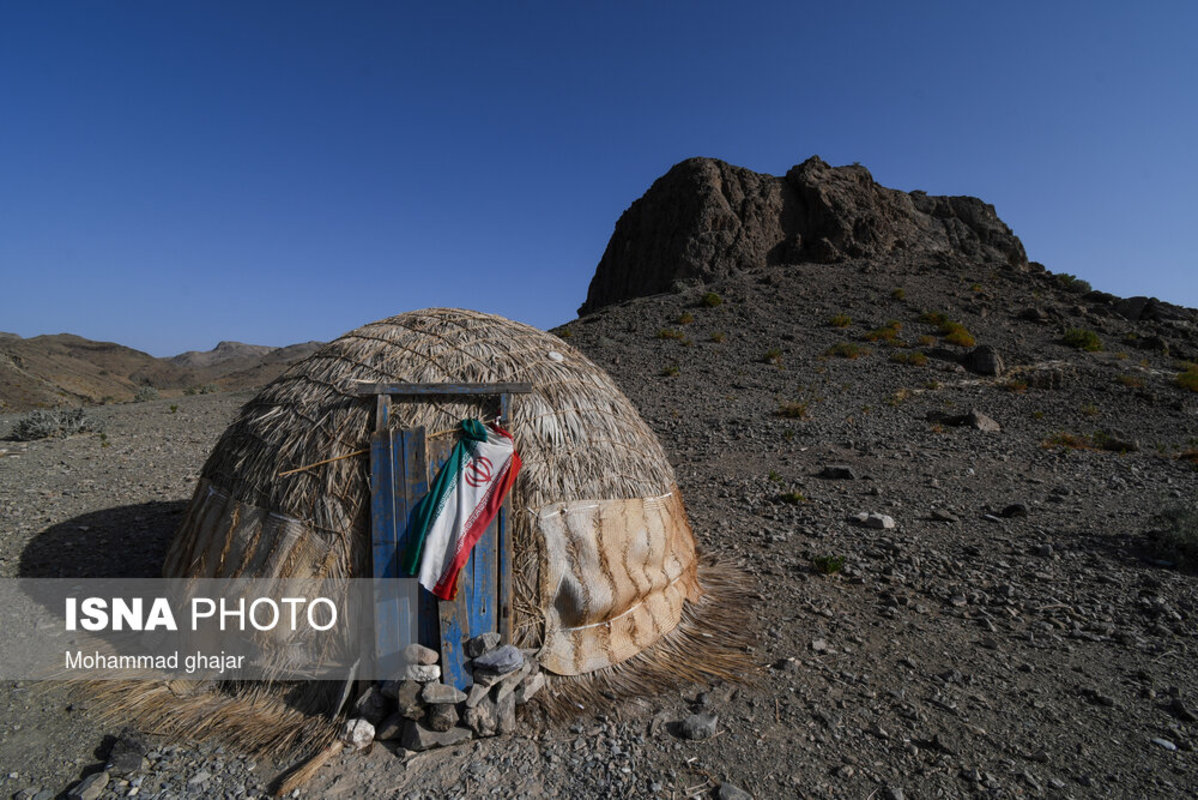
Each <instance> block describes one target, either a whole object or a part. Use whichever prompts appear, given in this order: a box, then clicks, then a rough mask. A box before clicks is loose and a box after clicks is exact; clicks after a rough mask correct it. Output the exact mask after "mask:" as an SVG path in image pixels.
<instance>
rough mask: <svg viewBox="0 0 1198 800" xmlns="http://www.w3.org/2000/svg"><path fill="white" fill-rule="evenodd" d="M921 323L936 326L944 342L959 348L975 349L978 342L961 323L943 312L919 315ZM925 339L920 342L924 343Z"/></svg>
mask: <svg viewBox="0 0 1198 800" xmlns="http://www.w3.org/2000/svg"><path fill="white" fill-rule="evenodd" d="M919 321H920V322H922V323H925V324H927V325H935V326H936V330H937V331H939V332H940V335H941V336H943V337H944V341H946V342H948V343H949V344H955V345H957V346H959V347H973V346H974V345H975V344H977V340H975V339H974V338H973V334H971V333H970V332H969V330H968V329H967V328H966V327H965V326H964V325H962V324H961V323H960V322H955V321H953V320H952V319H950V318H949V316H948V314H945V313H944V312H943V311H925V312H923V313H922V314H920V315H919ZM923 341H924V340H923V338H922V337H921V338H920V342H921V343H923Z"/></svg>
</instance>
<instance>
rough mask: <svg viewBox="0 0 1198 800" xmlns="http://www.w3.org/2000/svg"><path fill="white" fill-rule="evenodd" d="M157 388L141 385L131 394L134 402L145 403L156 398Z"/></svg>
mask: <svg viewBox="0 0 1198 800" xmlns="http://www.w3.org/2000/svg"><path fill="white" fill-rule="evenodd" d="M157 399H158V390H157V389H155V388H154V387H153V386H143V387H141V388H140V389H138V390H137V394H135V395H133V402H134V403H145V402H146V401H148V400H157Z"/></svg>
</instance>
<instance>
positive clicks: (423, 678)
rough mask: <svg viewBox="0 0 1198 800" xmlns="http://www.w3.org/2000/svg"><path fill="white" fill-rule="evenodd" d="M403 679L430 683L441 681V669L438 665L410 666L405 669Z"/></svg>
mask: <svg viewBox="0 0 1198 800" xmlns="http://www.w3.org/2000/svg"><path fill="white" fill-rule="evenodd" d="M403 679H404V680H408V681H418V682H420V683H429V682H431V681H439V680H441V668H440V667H438V666H437V665H436V664H408V665H407V666H406V667H404V668H403Z"/></svg>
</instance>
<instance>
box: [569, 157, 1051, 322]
mask: <svg viewBox="0 0 1198 800" xmlns="http://www.w3.org/2000/svg"><path fill="white" fill-rule="evenodd" d="M944 256H958V257H960V258H964V259H967V260H968V261H971V262H975V263H988V264H1001V265H1005V266H1008V267H1011V268H1014V269H1017V270H1024V269H1027V268H1028V261H1027V255H1026V254H1025V253H1024V250H1023V245H1022V244H1021V243H1020V241H1019V239H1018V238H1017V237H1016V236H1015V235H1014V234H1013V233H1012V232H1011V229H1010V228H1008V227H1007V226H1006V225H1005V224H1004V223H1003V222H1002V220H1000V219H999V218H998V215H997V214H996V213H995V212H994V207H993V206H991V205H989V204H987V203H984V202H982V201H981V200H979V199H977V198H975V197H941V196H931V195H928V194H925V193H923V192H912V193H907V192H902V191H898V190H896V189H888V188H886V187H885V186H880V185H879V184H878V183H877V182H875V181H874V179H873V176H872V175H871V174H870V173H869V170H867V169H866V168H865V167H862V166H860V165H852V166H845V167H832V166H829V165H828V164H827V163H825V162H824V161H823V160H821V159H820V158H819V157H818V156H813V157H811V158H809V159H807V160H806V161H804V162H803V163H802V164H799V165H797V166H795V167H792V168H791V169H790V170H789V171H788V172H787V173H786V175H785V176H784V177H781V178H779V177H776V176H773V175H764V174H761V173H758V172H753V171H751V170H748V169H744V168H742V167H737V166H733V165H731V164H728V163H726V162H723V161H719V160H717V159H712V158H691V159H687V160H686V161H683V162H681V163H679V164H676V165H675V166H674V167H673V168H671V169H670V171H669V172H667V173H666V174H665V175H663V176H662V177H660V178H658V179H657V180H656V181H655V182H654V183H653V185H652V186H651V187H650V188H649V191H647V192H645V194H644V196H642V197H641V198H640V199H639V200H637V201H636V202H634V203H633V204H632V205H631V206H630V207H629V208H628V210H627V211H625V212H624V213H623V215H621V217H620V219H619V221H618V222H617V223H616V229H615V232H614V233H613V234H612V237H611V240H610V241H609V242H608V244H607V250H606V251H605V252H604V254H603V258H602V259H601V260H600V262H599V266H598V268H597V269H596V271H595V276H594V278H593V279H592V280H591V285H590V288H589V290H588V291H587V299H586V302H585V303H584V304H583V305H582V307H581V308H580V309H579V313H580V314H587V313H590V312H592V311H594V310H596V309H598V308H601V307H603V306H605V305H609V304H611V303H615V302H619V301H621V300H626V299H629V298H632V297H640V296H644V295H651V294H658V293H661V292H665V291H669V290H670V289H671V287H673V286H675V285H676V284H678V283H679V282H681V283H684V284H685V283H698V282H706V281H710V280H714V279H718V278H722V277H726V276H727V275H729V274H730V273H732V272H736V271H738V270H744V269H751V268H754V267H760V266H767V265H778V264H791V263H794V264H797V263H811V262H815V263H826V264H833V263H836V262H839V261H843V260H845V259H849V258H854V259H858V258H877V259H882V258H894V257H901V258H903V259H904V260H909V259H915V258H927V257H944Z"/></svg>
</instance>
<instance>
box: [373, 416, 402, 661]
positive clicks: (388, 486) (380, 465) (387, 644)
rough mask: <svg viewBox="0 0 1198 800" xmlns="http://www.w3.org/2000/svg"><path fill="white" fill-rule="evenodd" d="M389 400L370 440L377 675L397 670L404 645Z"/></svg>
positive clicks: (376, 420) (377, 418)
mask: <svg viewBox="0 0 1198 800" xmlns="http://www.w3.org/2000/svg"><path fill="white" fill-rule="evenodd" d="M389 412H390V401H389V400H388V398H386V397H385V396H380V397H379V398H378V400H377V403H376V416H375V432H374V435H373V436H371V440H370V502H371V507H370V530H371V570H372V575H373V577H374V643H375V653H374V655H375V659H376V660H377V669H378V670H379V672H378V673H377V674H380V675H391V674H396V673H398V671H399V669H400V667H401V664H400V658H401V654H402V650H403V647H402V645H401V643H400V635H399V628H400V622H399V617H398V612H399V609H398V606H397V603H396V601H395V597H394V585H393V582H392V580H391V579H393V578H394V577H395V572H394V570H395V548H396V540H397V537H396V531H397V527H396V520H395V491H394V486H395V481H394V472H393V470H394V464H395V462H394V458H393V455H392V453H393V447H394V441H393V439H392V437H391V435H390V433H389V431H388V430H387V422H388V419H387V418H388V416H389Z"/></svg>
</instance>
